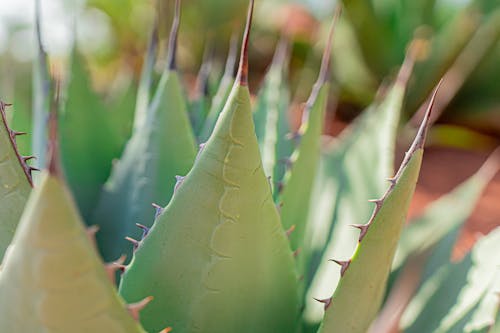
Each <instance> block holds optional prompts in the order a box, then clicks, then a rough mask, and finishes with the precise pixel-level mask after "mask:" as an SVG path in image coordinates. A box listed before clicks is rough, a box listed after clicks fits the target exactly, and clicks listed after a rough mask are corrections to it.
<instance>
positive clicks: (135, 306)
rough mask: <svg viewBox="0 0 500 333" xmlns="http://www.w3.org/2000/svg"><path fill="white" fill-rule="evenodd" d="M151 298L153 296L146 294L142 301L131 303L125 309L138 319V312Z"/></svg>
mask: <svg viewBox="0 0 500 333" xmlns="http://www.w3.org/2000/svg"><path fill="white" fill-rule="evenodd" d="M152 300H153V296H148V297H146V298H144V299H143V300H142V301H139V302H137V303H132V304H129V305H128V306H127V310H128V312H129V313H130V315H131V316H132V317H133V318H134V319H135V320H137V321H138V320H139V313H140V312H141V310H142V309H144V308H145V307H146V305H148V304H149V303H150V302H151V301H152Z"/></svg>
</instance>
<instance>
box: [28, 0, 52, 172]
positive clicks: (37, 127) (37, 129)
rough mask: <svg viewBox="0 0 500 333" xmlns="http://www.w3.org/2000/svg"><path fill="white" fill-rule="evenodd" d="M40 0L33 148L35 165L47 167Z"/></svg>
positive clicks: (46, 91) (45, 75)
mask: <svg viewBox="0 0 500 333" xmlns="http://www.w3.org/2000/svg"><path fill="white" fill-rule="evenodd" d="M40 6H41V4H40V0H36V1H35V12H36V13H35V30H36V38H37V48H36V51H37V54H36V57H37V58H36V60H35V61H34V62H33V66H34V67H33V134H32V141H31V148H32V151H33V155H35V156H36V158H37V159H36V161H34V165H35V166H36V167H37V168H42V167H45V153H46V150H47V119H48V114H49V107H50V103H49V94H50V84H51V82H50V78H49V70H48V63H47V53H46V52H45V49H44V47H43V43H42V32H41V27H40V25H41V22H40V20H41V18H40V16H41V14H40V10H41V9H40Z"/></svg>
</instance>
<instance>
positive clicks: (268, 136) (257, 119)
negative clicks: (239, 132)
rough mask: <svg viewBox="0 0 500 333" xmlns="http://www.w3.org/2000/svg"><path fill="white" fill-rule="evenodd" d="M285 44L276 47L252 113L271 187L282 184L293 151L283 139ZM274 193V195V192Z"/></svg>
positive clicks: (285, 120) (285, 119) (286, 99)
mask: <svg viewBox="0 0 500 333" xmlns="http://www.w3.org/2000/svg"><path fill="white" fill-rule="evenodd" d="M288 43H289V42H288V41H286V40H285V39H283V40H281V41H280V43H279V44H278V46H277V48H276V52H275V55H274V58H273V62H272V63H271V66H270V68H269V71H268V72H267V74H266V77H265V78H264V83H263V85H262V88H261V89H260V91H259V94H258V96H257V104H256V106H255V110H254V123H255V133H256V134H257V140H258V142H259V147H260V153H261V156H262V165H263V167H264V173H265V174H266V175H267V176H268V177H271V180H272V184H273V185H276V184H278V183H279V182H281V181H282V178H283V175H284V174H285V171H286V167H287V163H286V160H287V159H288V156H290V155H291V154H292V151H293V141H292V140H291V138H287V135H289V134H290V131H291V129H290V124H289V119H288V107H289V104H290V92H289V87H288V83H287V80H288V68H287V67H288V63H289V55H288V52H289V51H288V48H289V45H288ZM274 192H275V193H276V195H277V191H276V190H275V191H274ZM276 195H275V196H276Z"/></svg>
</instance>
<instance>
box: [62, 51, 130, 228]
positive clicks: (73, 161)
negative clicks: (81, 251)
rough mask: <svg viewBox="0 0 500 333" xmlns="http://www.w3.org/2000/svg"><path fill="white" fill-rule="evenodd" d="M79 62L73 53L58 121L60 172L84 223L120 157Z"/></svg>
mask: <svg viewBox="0 0 500 333" xmlns="http://www.w3.org/2000/svg"><path fill="white" fill-rule="evenodd" d="M82 60H83V59H82V58H81V57H80V56H79V55H77V54H75V56H74V57H73V62H72V66H71V71H70V73H71V77H70V82H69V86H68V91H67V100H66V103H65V106H64V108H63V112H61V115H60V119H59V121H60V127H61V152H62V161H63V166H64V171H65V174H66V177H67V179H68V184H69V186H70V188H71V190H72V192H73V193H74V195H75V199H76V202H77V203H78V207H79V208H80V211H81V212H82V215H83V217H84V219H85V220H87V221H88V220H89V219H90V215H91V212H92V211H93V210H94V208H95V206H96V204H97V200H98V198H99V193H100V191H101V188H102V186H103V184H104V183H105V182H106V179H107V178H108V177H109V174H110V171H111V162H112V160H113V159H115V158H117V157H118V156H120V153H121V147H120V144H121V140H120V137H119V135H118V133H117V131H116V128H115V127H114V126H113V125H112V124H111V121H112V120H111V119H110V112H109V110H107V109H106V107H105V106H104V104H103V103H102V101H101V100H100V98H99V96H98V95H97V94H96V93H95V92H94V91H93V90H92V87H91V83H90V81H89V77H88V74H87V72H86V70H85V68H84V66H83V61H82ZM120 116H123V115H120ZM121 119H123V118H121Z"/></svg>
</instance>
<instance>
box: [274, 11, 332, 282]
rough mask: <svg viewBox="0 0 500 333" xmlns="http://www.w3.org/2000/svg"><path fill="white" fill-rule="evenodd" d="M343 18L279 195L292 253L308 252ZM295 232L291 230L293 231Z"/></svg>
mask: <svg viewBox="0 0 500 333" xmlns="http://www.w3.org/2000/svg"><path fill="white" fill-rule="evenodd" d="M339 16H340V7H338V8H337V11H336V12H335V16H334V18H333V22H332V26H331V29H330V34H329V36H328V42H327V45H326V48H325V51H324V54H323V59H322V63H321V69H320V72H319V75H318V80H317V81H316V83H315V84H314V87H313V89H312V92H311V95H310V97H309V99H308V100H307V103H306V107H305V110H304V114H303V116H302V119H303V120H302V124H301V126H300V128H299V130H298V133H297V134H296V137H297V138H298V140H300V143H299V145H298V147H297V149H296V150H295V151H294V152H293V154H292V156H291V161H290V164H291V168H290V170H289V171H288V172H287V173H285V176H284V179H283V183H284V189H283V191H282V193H280V195H279V199H278V200H280V201H281V202H282V203H283V207H282V209H281V219H282V224H283V227H284V228H285V230H293V231H292V232H291V234H290V236H289V237H290V245H291V246H292V249H298V248H300V249H301V251H304V250H306V249H307V248H306V247H304V246H303V244H304V235H305V232H306V228H307V224H306V222H307V215H308V212H309V201H310V199H311V193H312V190H313V185H314V177H315V175H316V170H317V169H318V165H319V160H320V154H321V134H322V132H323V124H324V118H325V112H326V107H327V103H328V95H329V89H330V84H329V82H328V79H329V72H330V57H331V56H330V55H331V48H332V40H333V33H334V28H335V24H336V23H337V20H338V17H339ZM290 228H292V229H290ZM307 255H308V253H306V252H305V251H304V252H303V253H302V256H301V257H300V258H297V259H298V260H297V262H298V267H299V273H300V274H302V273H303V272H302V270H303V267H304V266H303V264H304V263H305V262H306V261H305V258H306V257H305V256H307Z"/></svg>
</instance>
